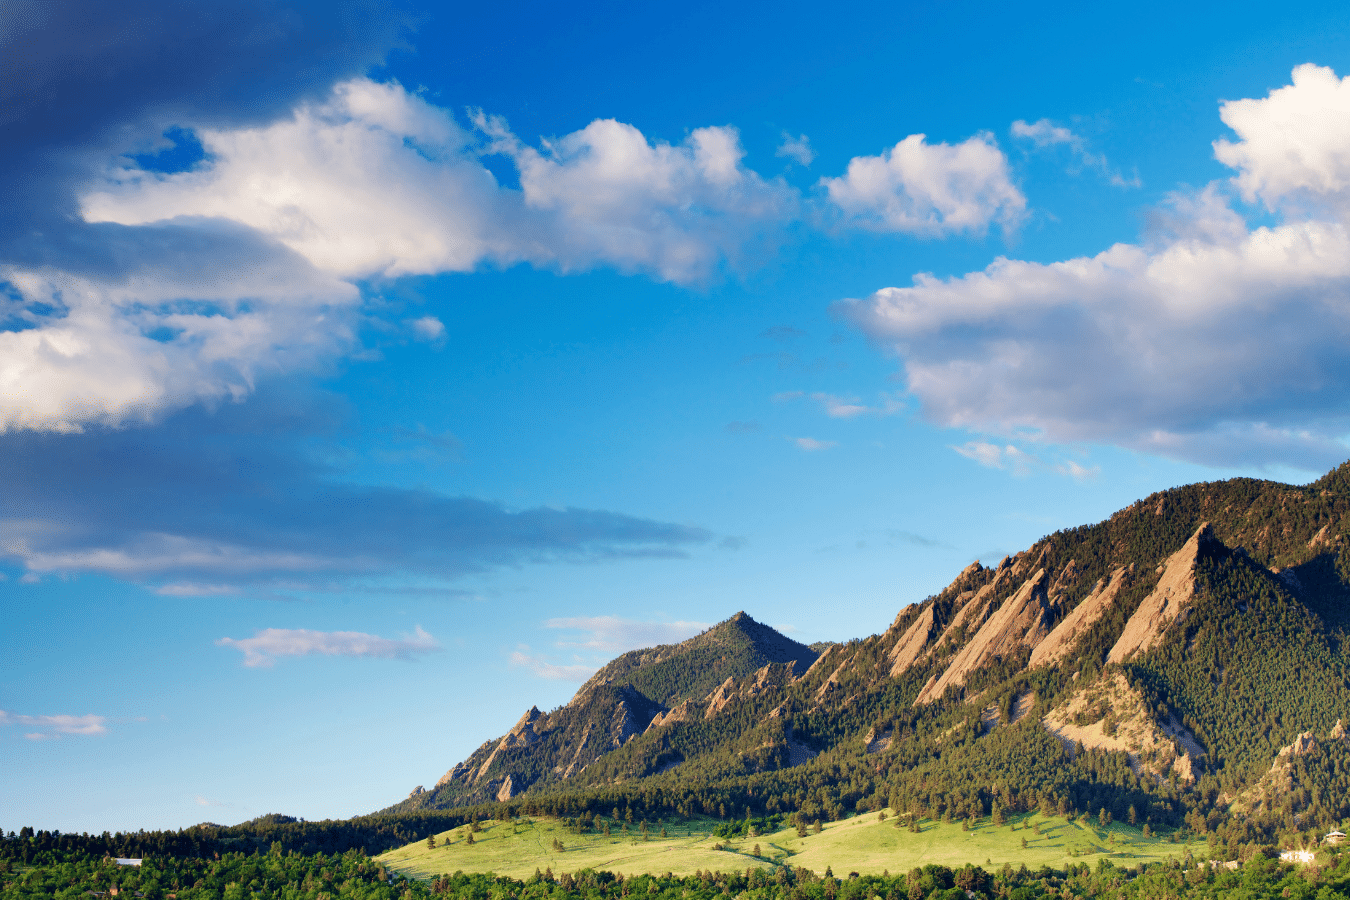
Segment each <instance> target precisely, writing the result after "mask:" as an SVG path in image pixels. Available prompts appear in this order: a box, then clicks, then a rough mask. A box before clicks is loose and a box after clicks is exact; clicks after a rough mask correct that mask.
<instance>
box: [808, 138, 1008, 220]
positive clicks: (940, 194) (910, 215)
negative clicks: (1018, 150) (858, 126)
mask: <svg viewBox="0 0 1350 900" xmlns="http://www.w3.org/2000/svg"><path fill="white" fill-rule="evenodd" d="M820 184H821V185H822V186H823V187H824V188H825V191H826V193H827V194H828V196H829V199H830V202H832V203H833V204H835V205H836V206H837V207H838V208H839V209H840V211H841V212H842V213H843V214H844V218H845V221H846V222H848V223H850V224H853V225H857V226H859V227H863V228H871V229H874V230H877V231H898V232H905V233H908V234H916V235H921V236H924V237H942V236H946V235H950V234H956V233H960V232H968V233H975V234H981V233H983V232H984V231H985V230H987V229H988V227H989V226H990V224H992V223H994V222H998V223H999V224H1000V225H1002V227H1003V228H1004V229H1005V230H1008V229H1011V228H1013V227H1015V226H1016V225H1017V223H1018V222H1019V221H1020V220H1021V218H1022V215H1023V211H1024V210H1025V209H1026V198H1025V197H1023V196H1022V192H1021V191H1019V190H1018V189H1017V187H1016V186H1015V185H1014V184H1013V183H1012V178H1011V174H1010V172H1009V170H1008V159H1007V157H1006V156H1004V155H1003V151H1002V150H1000V149H999V148H998V145H997V144H995V143H994V137H993V135H991V134H987V133H982V134H978V135H975V136H974V137H971V138H968V139H967V140H965V141H962V142H961V143H959V144H956V145H952V144H946V143H940V144H929V143H928V142H927V140H926V136H925V135H922V134H912V135H910V136H909V137H907V138H905V139H904V140H902V141H901V142H900V143H898V144H896V145H895V146H894V147H893V148H891V149H889V150H886V151H884V152H882V154H881V155H880V156H858V157H855V158H853V159H852V160H850V161H849V164H848V169H847V171H846V172H845V174H844V175H843V176H842V177H840V178H822V179H821V180H820Z"/></svg>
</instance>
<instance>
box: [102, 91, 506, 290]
mask: <svg viewBox="0 0 1350 900" xmlns="http://www.w3.org/2000/svg"><path fill="white" fill-rule="evenodd" d="M197 135H198V138H199V139H200V141H201V143H202V146H203V148H204V149H205V150H206V152H207V154H208V155H209V157H210V158H211V164H210V165H208V166H204V167H201V168H197V169H193V170H190V171H187V172H177V173H172V174H163V173H157V172H147V171H144V170H141V169H139V168H138V167H136V166H135V165H134V164H131V161H130V160H125V162H126V163H127V165H126V166H125V167H123V168H117V169H114V170H112V171H110V172H108V173H107V175H106V176H105V179H104V183H103V184H101V185H91V188H90V189H89V190H87V191H86V192H85V193H84V194H83V196H82V198H81V208H82V212H83V215H84V218H85V219H86V220H87V221H91V222H117V223H120V224H123V225H143V224H147V223H151V222H164V221H168V220H172V219H175V218H177V217H179V216H201V217H211V218H221V219H226V220H229V221H233V222H238V223H240V224H243V225H246V226H248V227H249V228H252V229H254V230H256V231H258V232H260V233H262V234H265V235H267V236H269V237H271V238H273V239H275V240H277V241H279V242H280V243H282V244H284V245H285V246H287V247H289V248H290V249H292V250H294V251H295V252H296V253H298V254H299V255H301V256H303V257H304V258H305V259H307V260H308V261H309V262H310V263H311V264H313V265H314V266H315V267H317V268H319V269H322V270H323V271H325V272H331V273H333V274H335V275H337V276H339V277H343V278H361V277H369V276H372V275H384V276H386V277H396V276H399V275H409V274H430V273H434V272H447V271H456V272H463V271H469V270H471V269H472V268H474V267H475V266H476V265H477V264H478V263H479V262H481V261H483V260H484V259H489V258H491V259H494V260H497V261H501V262H506V263H509V262H515V261H518V260H520V259H521V258H522V254H521V253H520V251H519V249H518V248H517V247H516V241H515V239H514V238H513V237H512V235H511V232H510V225H511V224H512V222H511V219H512V216H511V210H510V209H509V208H508V202H509V201H508V198H507V196H506V195H504V194H503V193H502V192H501V191H500V190H499V189H498V186H497V184H496V181H495V179H493V177H492V176H491V174H490V173H488V171H487V170H486V169H485V168H483V166H482V164H481V163H480V162H478V160H477V158H476V156H475V155H474V153H473V152H472V146H471V144H472V141H473V138H472V136H471V135H470V134H468V133H467V132H465V131H464V130H463V129H462V128H460V126H459V125H457V124H456V123H455V121H454V119H453V117H452V116H451V115H450V114H449V113H448V112H447V111H446V110H444V109H441V108H439V107H436V106H433V105H431V104H429V103H427V102H426V101H425V100H423V99H422V98H420V97H418V96H416V95H413V94H409V93H408V92H407V91H405V90H404V89H403V88H402V87H401V86H400V85H398V84H393V83H391V84H378V83H376V82H374V81H371V80H369V79H366V78H357V79H352V80H350V81H346V82H343V83H341V84H338V85H337V86H336V87H335V88H334V89H333V92H332V94H331V96H330V97H328V98H326V99H325V101H324V102H322V103H306V104H303V105H301V106H299V107H298V108H297V109H296V110H295V111H294V113H293V114H292V115H291V116H289V117H286V118H282V119H280V120H277V121H274V122H271V123H269V124H267V125H264V126H260V127H254V128H200V129H198V131H197Z"/></svg>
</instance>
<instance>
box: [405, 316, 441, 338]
mask: <svg viewBox="0 0 1350 900" xmlns="http://www.w3.org/2000/svg"><path fill="white" fill-rule="evenodd" d="M408 326H409V327H410V328H412V331H413V334H414V335H415V336H416V337H417V339H418V340H419V341H426V342H428V343H435V342H436V341H439V340H441V339H442V338H443V337H445V323H443V322H442V321H441V320H440V319H438V318H436V317H435V316H422V318H420V319H412V320H410V321H409V322H408Z"/></svg>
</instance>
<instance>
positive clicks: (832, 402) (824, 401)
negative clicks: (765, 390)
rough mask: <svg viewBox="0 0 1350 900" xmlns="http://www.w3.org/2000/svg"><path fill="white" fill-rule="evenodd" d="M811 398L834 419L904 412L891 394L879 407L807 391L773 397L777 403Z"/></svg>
mask: <svg viewBox="0 0 1350 900" xmlns="http://www.w3.org/2000/svg"><path fill="white" fill-rule="evenodd" d="M804 397H805V398H809V399H811V400H814V401H815V402H816V403H819V404H820V406H821V408H822V409H823V410H824V411H825V415H827V416H829V417H830V418H832V419H854V418H857V417H859V416H890V415H894V414H895V413H898V412H901V411H902V410H904V408H905V405H904V403H903V401H901V400H900V399H898V398H897V397H894V396H891V395H890V394H884V393H883V394H882V395H881V402H880V403H879V404H878V405H877V406H867V405H866V404H864V403H862V402H861V401H860V400H859V399H858V398H857V397H841V396H839V395H837V394H827V393H825V392H824V391H813V392H812V393H810V394H807V393H806V392H805V391H783V392H781V393H778V394H774V395H773V400H774V402H776V403H782V402H785V401H788V400H800V399H802V398H804Z"/></svg>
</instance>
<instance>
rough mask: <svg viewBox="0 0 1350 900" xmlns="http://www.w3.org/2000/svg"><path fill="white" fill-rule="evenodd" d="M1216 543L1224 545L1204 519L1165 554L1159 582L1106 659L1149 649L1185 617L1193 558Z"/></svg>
mask: <svg viewBox="0 0 1350 900" xmlns="http://www.w3.org/2000/svg"><path fill="white" fill-rule="evenodd" d="M1216 546H1217V547H1222V546H1223V545H1222V544H1221V543H1220V542H1219V539H1218V538H1216V537H1214V532H1213V530H1212V529H1211V528H1210V527H1209V523H1208V522H1206V523H1204V524H1203V525H1201V526H1200V527H1199V528H1197V529H1196V531H1195V534H1193V535H1191V539H1190V540H1189V541H1187V542H1186V543H1185V545H1184V546H1182V548H1181V549H1180V550H1178V551H1177V552H1176V553H1173V554H1172V555H1171V556H1169V557H1168V558H1167V562H1166V563H1165V564H1164V566H1163V574H1162V577H1161V578H1160V579H1158V586H1157V587H1156V588H1154V589H1153V593H1151V594H1149V595H1148V596H1147V597H1145V598H1144V602H1143V603H1140V604H1139V608H1138V609H1137V610H1135V611H1134V615H1132V616H1130V620H1129V621H1128V622H1126V623H1125V631H1124V633H1122V634H1121V636H1120V639H1119V640H1118V641H1116V644H1115V646H1114V647H1112V648H1111V652H1110V653H1109V654H1108V655H1107V657H1106V661H1107V662H1113V663H1121V662H1125V661H1126V660H1128V659H1130V658H1131V657H1133V656H1134V655H1136V654H1138V653H1143V652H1146V651H1148V650H1150V649H1152V648H1153V647H1154V646H1156V645H1157V643H1158V641H1159V640H1161V639H1162V635H1163V632H1165V631H1166V630H1167V628H1168V626H1170V625H1171V624H1172V623H1173V622H1175V621H1177V620H1178V619H1180V620H1182V621H1185V619H1186V616H1187V615H1189V612H1190V607H1191V603H1192V602H1193V601H1194V600H1195V561H1196V559H1197V558H1198V557H1199V556H1200V554H1201V553H1202V552H1203V551H1205V550H1207V549H1211V548H1213V547H1216Z"/></svg>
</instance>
